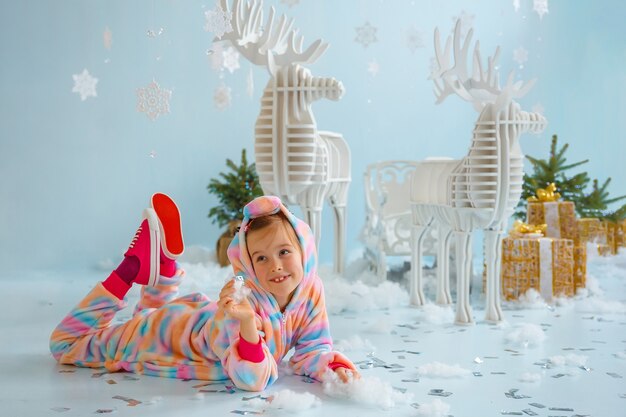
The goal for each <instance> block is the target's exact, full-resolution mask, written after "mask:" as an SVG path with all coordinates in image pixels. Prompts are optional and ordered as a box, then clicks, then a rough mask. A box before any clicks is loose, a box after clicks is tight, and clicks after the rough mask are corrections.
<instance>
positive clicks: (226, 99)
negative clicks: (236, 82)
mask: <svg viewBox="0 0 626 417" xmlns="http://www.w3.org/2000/svg"><path fill="white" fill-rule="evenodd" d="M230 101H231V96H230V87H227V86H226V85H224V84H222V85H220V86H219V87H217V88H216V89H215V94H213V103H214V104H215V107H217V109H218V110H224V109H227V108H228V107H230Z"/></svg>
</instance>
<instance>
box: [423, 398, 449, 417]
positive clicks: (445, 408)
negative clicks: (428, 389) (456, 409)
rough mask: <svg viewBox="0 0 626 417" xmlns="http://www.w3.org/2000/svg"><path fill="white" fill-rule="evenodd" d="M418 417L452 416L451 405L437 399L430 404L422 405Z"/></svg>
mask: <svg viewBox="0 0 626 417" xmlns="http://www.w3.org/2000/svg"><path fill="white" fill-rule="evenodd" d="M416 415H417V416H418V417H446V416H448V415H450V404H448V403H445V402H443V401H441V400H440V399H439V398H435V399H434V400H433V401H431V402H429V403H426V404H420V405H419V408H418V409H417V414H416Z"/></svg>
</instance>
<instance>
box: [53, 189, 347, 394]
mask: <svg viewBox="0 0 626 417" xmlns="http://www.w3.org/2000/svg"><path fill="white" fill-rule="evenodd" d="M279 210H280V211H282V212H283V213H284V214H285V215H286V216H287V218H288V219H289V221H290V223H291V225H292V226H293V228H294V230H295V231H296V235H297V237H298V240H299V242H300V245H301V249H302V252H303V262H304V277H303V280H302V282H301V283H300V285H298V287H297V288H296V290H295V291H294V294H293V297H292V298H291V301H290V302H289V304H288V305H287V306H286V307H285V309H284V311H281V310H280V308H279V306H278V303H277V302H276V300H275V299H274V297H273V295H272V294H271V293H269V292H267V291H266V290H265V289H263V288H262V287H261V285H260V283H259V281H258V279H257V277H256V275H255V274H254V270H253V268H252V262H251V260H250V257H249V255H248V251H247V249H246V229H247V227H246V225H247V224H248V223H249V222H250V220H251V219H254V218H256V217H261V216H264V215H268V214H273V213H277V212H278V211H279ZM228 257H229V258H230V261H231V263H232V265H233V270H234V272H235V274H236V275H241V276H243V277H244V279H245V281H246V285H247V286H248V287H249V288H250V289H251V290H252V291H251V294H250V295H249V296H248V300H249V301H250V304H251V305H252V306H253V308H254V310H255V311H256V315H257V323H258V325H259V328H260V330H259V335H260V336H261V337H260V342H259V343H260V344H261V348H262V351H263V355H261V356H260V357H258V358H256V359H254V360H248V359H244V358H243V357H242V355H241V353H240V349H239V345H240V344H245V343H247V342H245V340H243V339H241V340H240V336H239V321H238V320H235V319H231V318H229V317H228V316H225V315H224V313H223V312H222V311H221V310H219V311H218V309H217V303H216V302H215V301H210V300H209V299H208V297H207V296H206V295H204V294H199V293H196V294H190V295H187V296H184V297H180V298H176V296H177V294H178V284H179V282H180V277H177V276H175V277H171V278H168V277H164V276H161V277H160V278H159V283H158V285H157V286H155V287H142V290H141V298H140V300H139V302H138V304H137V306H136V308H135V312H134V315H133V317H132V318H131V319H130V320H129V321H127V322H125V323H120V324H112V321H113V318H114V316H115V313H116V312H117V311H119V310H121V309H122V308H124V307H125V306H126V299H124V300H119V299H118V298H117V297H115V296H114V295H112V294H111V293H109V292H108V291H107V290H106V289H105V288H104V287H103V286H102V283H98V284H97V285H96V287H95V288H94V289H93V290H91V292H90V293H89V294H87V296H86V297H85V298H84V299H83V300H82V301H81V302H80V303H79V304H78V305H77V306H76V307H75V308H74V309H73V310H72V311H70V313H69V314H68V315H67V316H66V317H65V318H64V319H63V320H62V321H61V323H60V324H59V325H58V326H57V328H56V329H55V330H54V331H53V333H52V335H51V337H50V350H51V352H52V354H53V356H54V358H55V359H56V360H57V361H58V362H59V363H61V364H73V365H77V366H85V367H93V368H100V367H104V368H106V369H107V370H109V371H111V372H115V371H120V370H125V371H130V372H136V373H140V374H145V375H155V376H162V377H170V378H181V379H202V380H213V381H218V380H227V379H229V378H230V379H231V380H232V381H233V382H234V384H235V385H236V386H237V387H238V388H240V389H244V390H249V391H261V390H263V389H265V388H266V387H267V386H268V385H270V384H271V383H273V382H274V381H275V380H276V378H277V377H278V366H277V364H278V363H280V362H281V361H282V360H283V358H284V357H285V356H286V355H287V353H288V352H289V351H290V350H291V349H292V348H293V349H294V352H293V355H292V356H291V357H290V359H289V363H290V365H291V367H292V368H293V370H294V371H295V373H297V374H300V375H307V376H310V377H312V378H315V379H317V380H319V379H320V378H321V376H322V374H323V373H324V372H326V370H327V369H328V368H329V365H331V366H333V367H334V366H336V365H338V364H340V365H343V366H345V367H347V368H350V369H355V367H354V365H353V364H352V362H350V360H349V359H347V358H346V357H345V356H343V355H342V354H341V353H339V352H334V351H333V350H332V339H331V336H330V330H329V324H328V316H327V313H326V305H325V301H324V288H323V286H322V281H321V279H320V278H319V277H318V276H317V271H316V270H317V259H316V250H315V240H314V238H313V235H312V233H311V229H310V228H309V226H308V225H307V224H306V223H304V222H303V221H301V220H300V219H298V218H296V217H295V216H294V215H293V214H291V213H290V212H289V211H288V210H287V208H286V207H285V206H284V205H283V204H282V203H281V202H280V200H279V199H278V198H277V197H259V198H257V199H255V200H254V201H252V202H251V203H249V204H248V205H246V207H245V208H244V219H243V222H242V225H241V228H240V231H239V233H238V234H237V235H236V236H235V239H233V242H232V243H231V245H230V247H229V248H228ZM244 351H245V349H244ZM244 356H245V355H244Z"/></svg>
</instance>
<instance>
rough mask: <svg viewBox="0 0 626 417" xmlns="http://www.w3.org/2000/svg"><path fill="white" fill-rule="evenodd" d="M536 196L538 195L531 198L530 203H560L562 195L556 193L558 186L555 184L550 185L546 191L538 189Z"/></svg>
mask: <svg viewBox="0 0 626 417" xmlns="http://www.w3.org/2000/svg"><path fill="white" fill-rule="evenodd" d="M535 194H537V196H536V197H529V198H528V201H530V202H532V203H535V202H541V203H548V202H551V201H558V200H559V199H560V198H561V194H559V193H557V192H556V185H554V183H550V184H549V185H548V186H547V187H546V188H545V189H544V188H538V189H537V191H536V192H535Z"/></svg>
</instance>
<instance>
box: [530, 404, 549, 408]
mask: <svg viewBox="0 0 626 417" xmlns="http://www.w3.org/2000/svg"><path fill="white" fill-rule="evenodd" d="M528 405H532V406H533V407H535V408H546V406H545V405H543V404H539V403H528Z"/></svg>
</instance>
